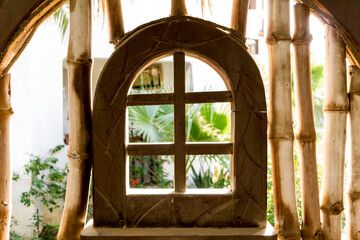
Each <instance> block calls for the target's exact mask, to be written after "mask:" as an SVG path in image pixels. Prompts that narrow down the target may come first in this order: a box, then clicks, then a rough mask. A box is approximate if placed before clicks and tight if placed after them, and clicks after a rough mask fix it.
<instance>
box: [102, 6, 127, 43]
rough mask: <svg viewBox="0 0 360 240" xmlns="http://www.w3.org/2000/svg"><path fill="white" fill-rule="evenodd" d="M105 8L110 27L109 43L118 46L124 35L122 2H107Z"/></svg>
mask: <svg viewBox="0 0 360 240" xmlns="http://www.w3.org/2000/svg"><path fill="white" fill-rule="evenodd" d="M105 8H106V15H107V22H108V26H109V42H110V43H111V44H116V43H117V42H119V40H120V38H121V37H122V36H123V35H124V22H123V15H122V10H121V0H106V3H105Z"/></svg>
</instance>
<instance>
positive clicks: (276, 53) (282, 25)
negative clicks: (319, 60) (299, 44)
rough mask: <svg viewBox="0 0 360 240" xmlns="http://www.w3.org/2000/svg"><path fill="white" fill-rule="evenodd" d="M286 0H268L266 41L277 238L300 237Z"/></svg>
mask: <svg viewBox="0 0 360 240" xmlns="http://www.w3.org/2000/svg"><path fill="white" fill-rule="evenodd" d="M289 5H290V4H289V1H288V0H270V1H269V5H268V31H267V40H266V42H267V44H268V52H269V64H270V66H269V82H270V112H269V142H270V147H271V161H272V175H273V176H272V177H273V184H274V187H273V189H274V210H275V229H276V231H277V232H278V233H279V237H280V239H292V240H295V239H300V226H299V217H298V211H297V204H296V194H295V173H294V160H293V159H294V158H293V147H294V146H293V142H294V133H293V126H292V107H291V66H290V63H291V60H290V41H291V38H290V9H289V7H290V6H289Z"/></svg>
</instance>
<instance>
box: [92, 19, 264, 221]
mask: <svg viewBox="0 0 360 240" xmlns="http://www.w3.org/2000/svg"><path fill="white" fill-rule="evenodd" d="M185 54H187V55H189V56H193V57H196V58H198V59H200V60H202V61H204V62H206V63H207V64H209V65H210V66H212V67H213V68H214V69H215V70H216V71H217V72H218V73H219V75H220V76H221V77H222V79H223V80H224V82H225V85H226V87H227V89H228V90H227V91H218V92H201V93H199V92H186V91H185ZM171 55H173V58H174V92H173V93H158V94H130V95H129V94H128V93H129V89H130V87H131V86H132V84H133V82H134V79H135V78H136V77H137V76H138V75H139V73H141V71H142V70H143V69H145V68H146V67H147V66H149V65H150V64H151V63H152V62H155V61H156V60H157V59H159V58H161V57H163V56H171ZM208 102H230V103H231V118H232V121H231V141H230V142H224V143H223V142H216V143H190V142H186V139H185V104H189V103H208ZM161 104H168V105H173V106H174V142H173V143H164V144H158V143H141V144H136V143H128V142H127V134H126V131H127V127H126V108H127V107H128V106H137V105H141V106H144V105H161ZM266 128H267V118H266V104H265V93H264V87H263V83H262V80H261V77H260V73H259V70H258V68H257V66H256V64H255V62H254V61H253V60H252V58H251V57H250V55H249V54H248V52H247V51H246V49H245V47H244V45H243V43H242V39H239V38H238V37H237V35H236V34H234V33H232V32H230V30H228V29H225V28H224V27H220V26H217V25H214V24H212V23H209V22H206V21H203V20H199V19H194V18H191V17H170V18H167V19H161V20H159V21H155V22H152V23H149V24H146V25H144V26H141V27H139V28H138V29H135V30H134V31H133V32H130V33H129V34H127V35H125V37H124V38H123V39H122V41H121V42H120V44H119V45H118V46H117V49H116V51H115V52H114V54H113V55H112V56H111V57H110V59H109V60H108V62H107V64H106V65H105V67H104V70H103V72H102V74H101V76H100V80H99V83H98V86H97V89H96V93H95V100H94V113H93V158H94V159H93V160H94V225H95V227H122V226H126V227H149V226H151V227H171V226H173V227H186V226H191V227H211V226H217V227H239V226H249V227H250V226H252V227H258V226H265V225H266V162H267V151H266V141H267V135H266ZM187 154H189V155H191V154H195V155H196V154H231V186H230V190H229V191H227V192H224V193H214V192H213V193H211V192H204V193H201V192H191V193H190V192H188V191H186V176H185V172H186V170H185V157H186V155H187ZM132 155H174V163H175V164H174V165H175V167H174V168H175V170H174V172H175V189H174V191H173V192H168V193H155V194H152V193H148V192H143V193H138V192H137V193H132V192H131V191H129V188H128V187H127V186H128V183H127V176H126V169H127V167H126V162H127V161H126V160H127V157H128V156H132Z"/></svg>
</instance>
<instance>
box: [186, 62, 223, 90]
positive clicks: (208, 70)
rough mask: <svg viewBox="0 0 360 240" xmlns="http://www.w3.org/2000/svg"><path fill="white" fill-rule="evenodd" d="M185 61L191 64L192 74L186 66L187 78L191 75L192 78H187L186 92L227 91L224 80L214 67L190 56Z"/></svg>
mask: <svg viewBox="0 0 360 240" xmlns="http://www.w3.org/2000/svg"><path fill="white" fill-rule="evenodd" d="M185 61H186V62H187V63H189V64H191V69H190V71H191V73H188V70H187V69H186V66H185V70H186V71H185V76H187V75H189V74H190V78H188V77H186V82H185V84H186V92H214V91H227V88H226V86H225V82H224V80H223V79H222V78H221V77H220V75H219V74H218V73H217V72H216V71H215V70H214V69H213V68H212V67H210V66H209V65H207V64H206V63H204V62H203V61H200V60H198V59H196V58H192V57H189V56H186V57H185Z"/></svg>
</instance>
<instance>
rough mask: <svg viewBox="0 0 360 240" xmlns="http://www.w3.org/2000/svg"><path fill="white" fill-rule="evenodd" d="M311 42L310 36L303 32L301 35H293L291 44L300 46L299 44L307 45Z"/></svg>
mask: <svg viewBox="0 0 360 240" xmlns="http://www.w3.org/2000/svg"><path fill="white" fill-rule="evenodd" d="M312 40H313V37H312V35H311V34H310V33H307V32H306V31H304V32H303V33H301V34H295V35H294V36H293V39H292V40H291V42H292V43H293V44H294V45H300V44H309V43H310V42H311V41H312Z"/></svg>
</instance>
